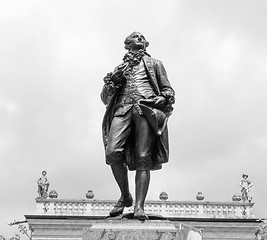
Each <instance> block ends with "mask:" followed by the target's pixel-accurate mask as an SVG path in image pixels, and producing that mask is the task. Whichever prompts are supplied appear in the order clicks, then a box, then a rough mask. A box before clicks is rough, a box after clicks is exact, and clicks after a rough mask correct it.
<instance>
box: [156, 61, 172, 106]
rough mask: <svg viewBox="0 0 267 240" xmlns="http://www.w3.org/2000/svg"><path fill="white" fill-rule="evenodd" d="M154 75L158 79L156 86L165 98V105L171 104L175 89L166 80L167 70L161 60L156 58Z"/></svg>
mask: <svg viewBox="0 0 267 240" xmlns="http://www.w3.org/2000/svg"><path fill="white" fill-rule="evenodd" d="M155 65H156V67H155V68H156V77H157V81H158V86H159V89H160V95H162V96H163V97H165V98H166V100H167V105H168V106H171V105H172V104H174V102H175V91H174V90H173V88H172V87H171V84H170V82H169V80H168V76H167V72H166V70H165V68H164V66H163V64H162V62H161V61H159V60H157V61H156V63H155Z"/></svg>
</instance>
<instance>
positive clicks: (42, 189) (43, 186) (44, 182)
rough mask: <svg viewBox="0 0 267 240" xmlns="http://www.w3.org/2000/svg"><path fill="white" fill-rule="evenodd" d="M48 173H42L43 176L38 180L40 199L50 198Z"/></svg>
mask: <svg viewBox="0 0 267 240" xmlns="http://www.w3.org/2000/svg"><path fill="white" fill-rule="evenodd" d="M46 174H47V172H46V171H42V176H41V177H40V178H39V179H38V180H37V184H38V190H37V192H38V194H39V197H40V198H47V197H48V194H47V192H48V187H49V181H48V179H47V177H46Z"/></svg>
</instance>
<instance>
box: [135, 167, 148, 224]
mask: <svg viewBox="0 0 267 240" xmlns="http://www.w3.org/2000/svg"><path fill="white" fill-rule="evenodd" d="M149 182H150V170H137V171H136V175H135V196H136V197H135V207H134V217H135V218H138V219H141V220H145V219H147V216H146V214H145V212H144V204H145V199H146V195H147V192H148V187H149Z"/></svg>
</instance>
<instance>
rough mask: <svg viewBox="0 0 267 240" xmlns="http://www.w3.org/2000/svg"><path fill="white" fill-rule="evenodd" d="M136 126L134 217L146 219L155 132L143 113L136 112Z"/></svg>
mask: <svg viewBox="0 0 267 240" xmlns="http://www.w3.org/2000/svg"><path fill="white" fill-rule="evenodd" d="M135 126H136V127H135V134H136V160H137V163H136V165H137V169H136V175H135V194H136V198H135V208H134V217H135V218H137V219H140V220H145V219H147V218H148V217H147V215H146V214H145V212H144V203H145V199H146V195H147V192H148V187H149V182H150V168H151V161H152V160H151V155H152V153H151V150H152V146H153V144H154V136H155V134H154V133H153V131H152V129H151V127H150V125H149V123H148V121H147V120H146V118H145V117H144V116H143V115H141V116H140V115H137V114H135Z"/></svg>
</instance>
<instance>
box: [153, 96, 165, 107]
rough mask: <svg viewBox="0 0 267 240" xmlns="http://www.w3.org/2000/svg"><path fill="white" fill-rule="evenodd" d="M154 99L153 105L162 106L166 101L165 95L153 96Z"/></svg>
mask: <svg viewBox="0 0 267 240" xmlns="http://www.w3.org/2000/svg"><path fill="white" fill-rule="evenodd" d="M154 100H155V103H154V104H155V106H156V107H159V108H160V107H163V106H164V104H165V103H166V98H165V97H163V96H156V97H155V98H154Z"/></svg>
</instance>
